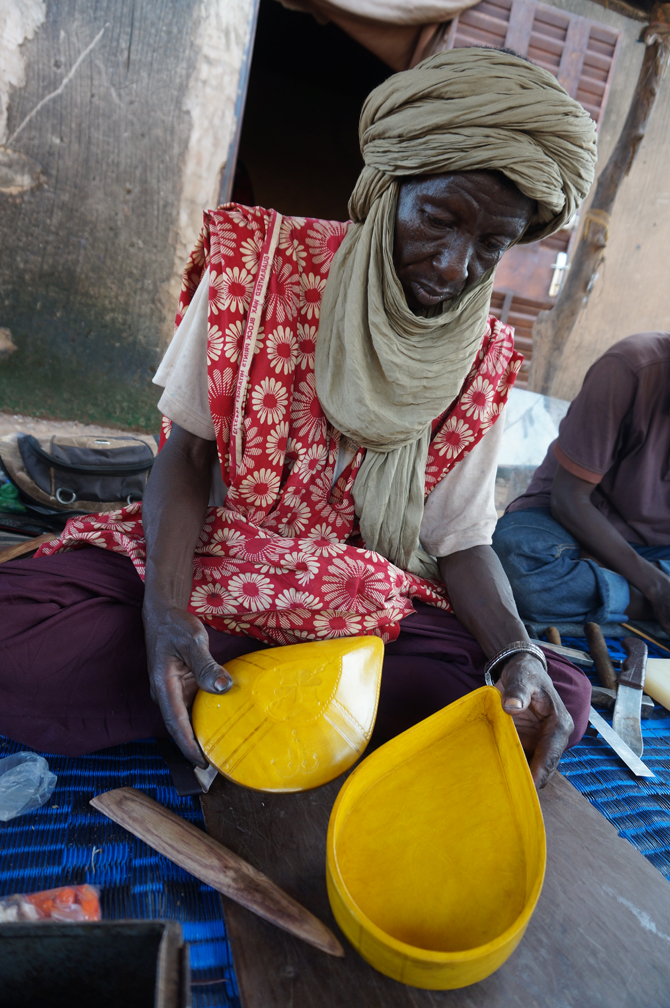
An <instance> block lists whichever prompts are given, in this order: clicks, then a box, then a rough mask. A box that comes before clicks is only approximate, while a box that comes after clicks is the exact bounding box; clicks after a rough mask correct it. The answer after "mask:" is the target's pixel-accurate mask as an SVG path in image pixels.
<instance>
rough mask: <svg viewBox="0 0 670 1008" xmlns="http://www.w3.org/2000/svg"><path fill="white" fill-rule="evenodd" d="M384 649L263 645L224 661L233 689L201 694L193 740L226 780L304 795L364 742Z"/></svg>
mask: <svg viewBox="0 0 670 1008" xmlns="http://www.w3.org/2000/svg"><path fill="white" fill-rule="evenodd" d="M383 660H384V645H383V644H382V642H381V640H380V639H379V637H346V638H343V639H340V640H329V641H314V642H310V643H306V644H291V645H289V646H288V647H277V648H269V649H268V650H267V651H255V652H253V654H248V655H243V656H242V657H241V658H236V659H234V661H231V662H228V663H227V664H226V668H227V670H228V671H229V672H230V675H231V676H232V679H233V683H234V685H233V687H232V688H231V689H230V690H229V691H228V692H227V693H224V694H222V695H221V696H218V695H214V694H212V693H205V692H204V691H202V690H200V692H199V693H198V694H197V696H196V698H195V702H194V704H193V714H192V718H193V728H194V730H195V734H196V737H197V739H198V742H199V743H200V745H201V746H202V749H203V751H204V753H205V755H206V756H207V759H208V760H209V761H210V763H212V764H213V766H215V767H216V768H217V770H219V772H220V773H222V774H223V775H224V776H225V777H229V778H230V780H234V781H236V782H237V783H238V784H243V785H244V786H245V787H250V788H256V789H257V790H260V791H303V790H307V789H308V788H314V787H319V786H320V785H321V784H326V783H328V781H331V780H333V779H334V778H335V777H337V776H338V775H339V774H341V773H342V772H343V771H344V770H347V769H348V768H349V767H350V766H351V765H352V763H354V762H355V761H356V760H357V759H358V757H359V756H360V755H361V753H362V752H363V750H364V749H365V747H366V745H367V744H368V742H369V741H370V736H371V734H372V729H373V727H374V723H375V717H376V715H377V701H378V699H379V686H380V683H381V672H382V662H383Z"/></svg>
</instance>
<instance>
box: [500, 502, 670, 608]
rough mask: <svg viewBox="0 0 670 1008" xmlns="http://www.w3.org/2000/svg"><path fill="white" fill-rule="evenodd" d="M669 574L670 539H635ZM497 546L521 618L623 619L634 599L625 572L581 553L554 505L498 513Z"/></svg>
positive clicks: (636, 547) (639, 549)
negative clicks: (651, 542) (659, 542)
mask: <svg viewBox="0 0 670 1008" xmlns="http://www.w3.org/2000/svg"><path fill="white" fill-rule="evenodd" d="M630 545H631V546H632V547H633V549H634V550H635V552H636V553H639V554H640V556H643V557H644V558H645V560H651V561H655V562H656V563H657V566H658V567H660V569H661V570H662V571H663V572H664V573H665V574H668V575H670V545H668V546H639V545H638V544H637V543H631V544H630ZM493 548H494V550H495V551H496V553H497V554H498V556H499V557H500V562H501V563H502V565H503V567H504V568H505V572H506V574H507V577H508V578H509V580H510V584H511V585H512V591H513V592H514V598H515V599H516V604H517V606H518V609H519V615H520V616H521V618H522V619H525V620H528V621H530V622H532V623H552V622H556V623H586V622H589V621H593V622H594V623H624V622H625V621H626V619H627V616H626V613H625V610H626V609H627V607H628V604H629V602H630V590H629V588H628V582H627V581H626V579H625V578H624V577H622V576H621V574H615V573H614V571H610V570H606V568H604V567H599V566H598V564H597V563H596V562H595V561H594V560H585V559H581V557H580V554H581V551H582V547H581V546H580V544H579V543H578V542H577V540H576V539H574V538H573V536H571V535H570V533H569V532H566V530H565V529H564V528H563V526H562V525H560V524H559V523H558V522H557V521H555V519H554V518H552V517H551V511H550V510H549V508H526V509H524V510H522V511H512V512H511V513H510V514H506V515H503V516H502V518H500V519H499V521H498V524H497V526H496V530H495V532H494V534H493Z"/></svg>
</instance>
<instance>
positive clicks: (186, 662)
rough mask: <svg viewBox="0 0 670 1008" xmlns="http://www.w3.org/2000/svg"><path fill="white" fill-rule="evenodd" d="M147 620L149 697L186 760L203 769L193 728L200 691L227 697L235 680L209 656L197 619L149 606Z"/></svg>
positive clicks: (205, 761)
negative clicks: (191, 716) (192, 708)
mask: <svg viewBox="0 0 670 1008" xmlns="http://www.w3.org/2000/svg"><path fill="white" fill-rule="evenodd" d="M143 619H144V632H145V640H146V648H147V664H148V668H149V680H150V682H151V695H152V697H153V699H154V700H155V702H156V703H157V704H158V706H159V707H160V710H161V714H162V715H163V720H164V722H165V727H166V728H167V730H168V731H169V732H170V735H171V736H172V738H173V739H174V740H175V742H176V743H177V745H178V746H179V748H180V749H181V751H182V752H183V754H184V756H186V757H187V758H188V759H190V760H191V762H192V763H195V764H196V765H197V766H200V767H203V768H205V767H206V766H207V760H206V759H205V757H204V755H203V753H202V750H201V749H200V746H199V745H198V743H197V741H196V738H195V735H194V734H193V728H192V726H191V718H190V713H189V712H190V708H191V704H192V703H193V700H194V699H195V695H196V693H197V692H198V689H203V690H205V691H206V692H207V693H226V692H227V691H228V690H229V689H230V688H231V686H232V685H233V680H232V679H231V677H230V676H229V674H228V672H227V671H226V669H225V668H224V667H223V666H222V665H218V664H217V663H216V662H215V661H214V659H213V658H212V656H211V654H210V653H209V640H208V637H207V631H206V630H205V628H204V626H203V624H202V623H201V621H200V620H199V619H198V617H197V616H194V615H193V614H192V613H189V612H186V610H184V609H176V608H165V607H161V606H157V605H148V604H147V603H146V602H145V606H144V609H143Z"/></svg>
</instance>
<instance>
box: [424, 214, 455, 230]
mask: <svg viewBox="0 0 670 1008" xmlns="http://www.w3.org/2000/svg"><path fill="white" fill-rule="evenodd" d="M426 219H427V221H428V223H429V224H432V225H433V227H438V228H448V227H451V221H445V220H440V218H439V217H433V215H432V214H429V213H427V214H426Z"/></svg>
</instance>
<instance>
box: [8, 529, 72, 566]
mask: <svg viewBox="0 0 670 1008" xmlns="http://www.w3.org/2000/svg"><path fill="white" fill-rule="evenodd" d="M52 539H58V532H47V533H46V534H45V535H40V536H36V537H35V538H34V539H26V541H25V542H22V543H17V544H16V546H8V547H7V549H3V550H0V563H7V561H8V560H16V558H17V557H20V556H23V555H24V554H25V553H34V551H35V550H36V549H39V548H40V546H41V545H42V543H46V542H51V540H52Z"/></svg>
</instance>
